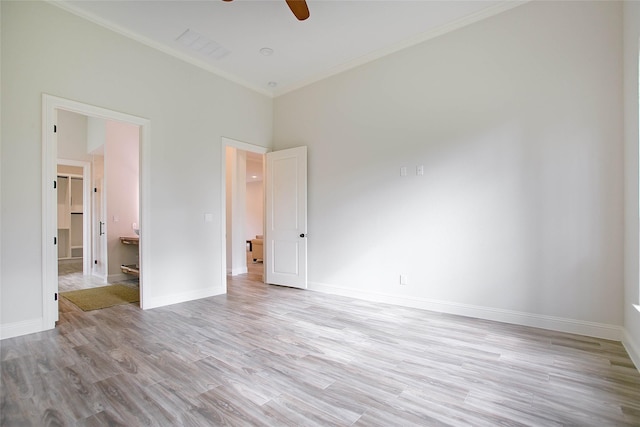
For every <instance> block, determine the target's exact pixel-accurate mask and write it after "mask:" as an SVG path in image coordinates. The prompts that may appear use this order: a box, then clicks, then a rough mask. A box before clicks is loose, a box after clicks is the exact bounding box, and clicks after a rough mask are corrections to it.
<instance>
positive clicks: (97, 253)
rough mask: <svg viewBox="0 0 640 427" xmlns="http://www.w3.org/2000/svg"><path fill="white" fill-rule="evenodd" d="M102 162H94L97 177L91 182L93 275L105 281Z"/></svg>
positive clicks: (105, 225) (105, 237)
mask: <svg viewBox="0 0 640 427" xmlns="http://www.w3.org/2000/svg"><path fill="white" fill-rule="evenodd" d="M102 162H103V160H102V157H100V161H99V162H95V163H94V164H95V165H98V166H99V167H97V168H96V167H94V169H98V173H99V175H98V177H97V178H96V179H95V180H94V181H93V185H94V191H93V193H92V194H93V213H94V215H93V217H94V225H93V275H94V276H97V277H99V278H101V279H103V280H105V282H106V279H107V230H106V227H107V215H106V211H107V209H106V203H105V192H104V177H103V176H102V170H103V169H102V168H103V163H102Z"/></svg>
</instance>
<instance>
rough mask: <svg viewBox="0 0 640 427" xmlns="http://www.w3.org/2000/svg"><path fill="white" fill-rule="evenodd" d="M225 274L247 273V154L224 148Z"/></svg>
mask: <svg viewBox="0 0 640 427" xmlns="http://www.w3.org/2000/svg"><path fill="white" fill-rule="evenodd" d="M226 157H227V161H226V166H227V169H226V191H227V194H226V215H227V224H226V226H227V229H226V230H227V242H226V244H227V274H231V275H232V276H235V275H238V274H243V273H246V272H247V255H246V248H247V244H246V239H245V223H246V220H245V215H246V210H247V208H246V203H247V195H246V168H247V152H246V151H243V150H238V149H236V148H234V147H227V148H226Z"/></svg>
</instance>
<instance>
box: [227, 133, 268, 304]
mask: <svg viewBox="0 0 640 427" xmlns="http://www.w3.org/2000/svg"><path fill="white" fill-rule="evenodd" d="M220 145H221V151H220V182H221V187H220V189H221V190H220V203H221V209H220V212H221V214H220V215H221V219H222V220H221V221H220V225H221V229H220V232H221V234H220V235H221V236H222V237H223V238H222V239H220V240H221V242H222V244H221V248H222V251H221V254H222V258H221V264H220V267H221V268H220V272H221V275H222V276H221V277H220V280H221V282H220V283H224V289H225V293H226V292H227V238H226V235H227V147H233V148H236V149H238V150H244V151H250V152H252V153H257V154H266V153H268V152H269V151H270V150H269V149H268V148H266V147H261V146H259V145H253V144H249V143H247V142H242V141H238V140H237V139H232V138H227V137H224V136H223V137H222V144H220ZM263 221H264V213H263Z"/></svg>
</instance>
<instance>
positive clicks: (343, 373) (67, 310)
mask: <svg viewBox="0 0 640 427" xmlns="http://www.w3.org/2000/svg"><path fill="white" fill-rule="evenodd" d="M255 267H256V266H253V268H255ZM255 276H256V273H255V271H254V272H253V273H252V272H251V271H250V273H249V275H244V276H238V277H236V278H233V279H232V280H230V283H229V292H228V294H227V295H223V296H218V297H213V298H207V299H203V300H199V301H194V302H188V303H183V304H177V305H173V306H170V307H164V308H159V309H153V310H148V311H142V310H140V308H139V307H137V306H136V305H131V304H130V305H121V306H116V307H112V308H108V309H104V310H98V311H92V312H87V313H85V312H82V311H80V310H78V309H77V308H76V307H75V306H73V305H72V304H70V303H68V302H66V301H65V300H64V299H63V300H62V301H61V302H60V305H61V316H60V322H59V326H58V327H57V328H56V329H55V330H53V331H48V332H44V333H38V334H32V335H28V336H23V337H18V338H12V339H7V340H3V341H1V342H0V346H1V350H0V356H1V359H0V360H1V372H2V377H1V378H2V384H1V397H2V403H1V406H0V424H1V425H2V426H142V425H145V426H146V425H150V426H218V425H223V426H245V425H246V426H314V425H318V426H384V427H389V426H413V425H419V426H444V425H450V426H495V425H510V426H518V425H527V426H560V425H565V426H633V425H635V426H638V425H640V374H639V373H638V371H637V370H636V368H635V367H634V366H633V364H632V363H631V361H630V359H629V357H628V355H627V354H626V352H625V350H624V348H623V347H622V345H621V344H620V343H617V342H612V341H606V340H600V339H594V338H589V337H584V336H577V335H570V334H563V333H557V332H550V331H545V330H540V329H533V328H526V327H519V326H513V325H506V324H500V323H494V322H488V321H482V320H477V319H470V318H463V317H456V316H451V315H443V314H437V313H432V312H427V311H423V310H416V309H410V308H403V307H397V306H391V305H384V304H377V303H370V302H366V301H359V300H354V299H349V298H343V297H337V296H331V295H325V294H320V293H315V292H310V291H301V290H296V289H289V288H282V287H276V286H268V285H264V284H261V283H259V282H255V281H252V280H249V278H250V277H252V278H253V277H255Z"/></svg>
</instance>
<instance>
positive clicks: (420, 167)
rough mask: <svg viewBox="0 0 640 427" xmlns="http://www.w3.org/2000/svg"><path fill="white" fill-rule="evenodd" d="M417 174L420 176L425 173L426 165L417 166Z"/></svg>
mask: <svg viewBox="0 0 640 427" xmlns="http://www.w3.org/2000/svg"><path fill="white" fill-rule="evenodd" d="M416 175H418V176H422V175H424V166H423V165H420V166H416Z"/></svg>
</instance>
